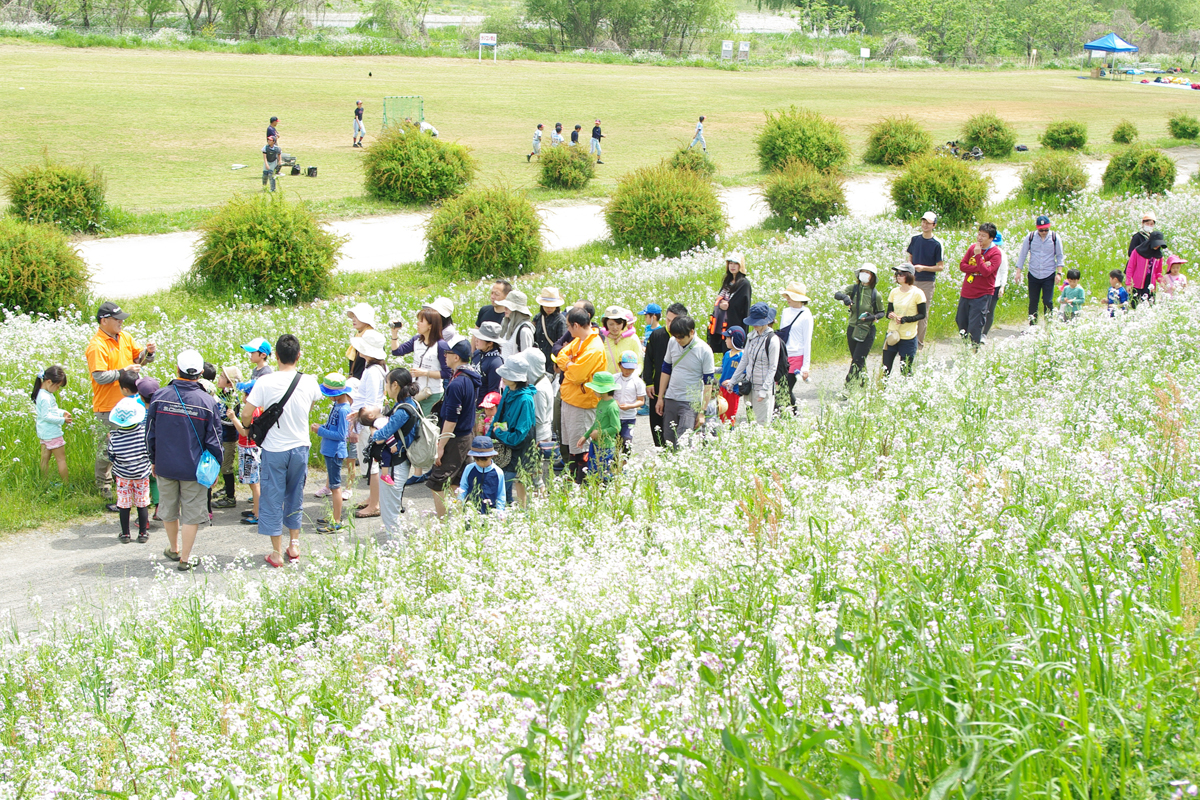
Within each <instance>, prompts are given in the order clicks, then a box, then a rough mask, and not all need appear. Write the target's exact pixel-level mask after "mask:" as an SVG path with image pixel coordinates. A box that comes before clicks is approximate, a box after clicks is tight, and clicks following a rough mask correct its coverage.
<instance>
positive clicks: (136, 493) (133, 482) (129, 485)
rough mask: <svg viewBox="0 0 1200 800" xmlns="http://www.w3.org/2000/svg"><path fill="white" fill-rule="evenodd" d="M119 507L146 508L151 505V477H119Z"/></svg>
mask: <svg viewBox="0 0 1200 800" xmlns="http://www.w3.org/2000/svg"><path fill="white" fill-rule="evenodd" d="M116 480H117V508H133V507H135V506H136V507H137V508H145V507H146V506H148V505H150V477H149V476H147V477H145V478H117V479H116Z"/></svg>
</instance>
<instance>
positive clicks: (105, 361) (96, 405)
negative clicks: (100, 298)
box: [85, 302, 154, 512]
mask: <svg viewBox="0 0 1200 800" xmlns="http://www.w3.org/2000/svg"><path fill="white" fill-rule="evenodd" d="M128 317H129V314H128V313H127V312H125V311H122V310H121V307H120V306H118V305H117V304H116V303H112V302H104V303H101V304H100V308H99V309H98V310H97V311H96V324H97V325H99V326H100V328H99V330H97V331H96V334H95V335H94V336H93V337H92V340H91V341H90V342H88V346H87V350H86V351H85V355H86V357H87V368H88V372H89V373H90V374H91V378H92V411H93V412H94V413H95V414H96V421H97V422H99V423H100V431H101V436H100V447H99V450H98V451H97V452H96V488H97V489H98V490H99V492H100V494H101V495H103V496H104V499H106V500H108V501H109V502H108V504H107V505H106V506H105V508H107V509H108V510H109V511H113V512H115V511H116V510H117V507H116V506H115V505H113V503H112V464H111V463H110V462H109V460H108V456H107V455H106V450H107V447H106V445H107V439H108V431H109V430H111V429H112V425H110V424H109V421H108V412H110V411H112V410H113V407H114V406H116V404H117V403H118V402H120V400H121V397H122V394H121V387H120V386H119V385H118V384H117V375H118V373H120V371H121V370H123V369H127V370H129V371H131V372H137V371H139V370H140V369H141V368H142V365H143V364H145V363H146V362H148V361H150V360H151V359H153V358H154V342H147V343H146V347H145V349H138V347H137V345H135V344H134V343H133V337H132V336H130V335H129V334H128V333H126V332H125V331H124V327H125V320H126V319H127V318H128Z"/></svg>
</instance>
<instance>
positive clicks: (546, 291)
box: [537, 286, 567, 308]
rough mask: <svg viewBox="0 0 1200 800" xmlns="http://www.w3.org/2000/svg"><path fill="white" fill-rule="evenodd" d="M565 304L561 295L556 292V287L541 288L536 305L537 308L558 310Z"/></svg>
mask: <svg viewBox="0 0 1200 800" xmlns="http://www.w3.org/2000/svg"><path fill="white" fill-rule="evenodd" d="M566 302H567V301H566V300H564V299H563V296H562V294H561V293H560V292H559V291H558V287H557V286H546V287H543V288H542V291H541V292H540V293H539V294H538V296H537V304H538V305H539V306H546V307H547V308H559V307H560V306H562V305H563V304H565V303H566Z"/></svg>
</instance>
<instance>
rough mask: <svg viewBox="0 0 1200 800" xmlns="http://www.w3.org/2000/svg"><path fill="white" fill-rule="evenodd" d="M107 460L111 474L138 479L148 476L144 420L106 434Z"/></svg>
mask: <svg viewBox="0 0 1200 800" xmlns="http://www.w3.org/2000/svg"><path fill="white" fill-rule="evenodd" d="M108 460H109V461H110V462H112V467H113V475H116V476H117V477H118V478H124V479H125V480H131V481H138V480H141V479H142V478H148V477H150V451H149V450H148V449H147V447H146V421H145V420H142V421H141V422H139V423H138V424H137V425H134V426H133V427H130V428H118V429H117V430H115V431H110V432H109V434H108Z"/></svg>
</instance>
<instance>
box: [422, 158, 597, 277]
mask: <svg viewBox="0 0 1200 800" xmlns="http://www.w3.org/2000/svg"><path fill="white" fill-rule="evenodd" d="M567 149H568V148H565V147H558V148H551V150H567ZM571 149H574V148H571ZM584 155H585V156H586V153H585V154H584ZM425 241H426V242H428V244H427V246H426V249H425V263H426V265H427V266H430V267H436V268H439V269H442V270H445V271H446V272H448V273H450V274H452V275H461V276H464V277H469V278H482V277H484V276H487V275H519V274H521V273H523V272H529V271H531V270H533V269H534V268H535V267H536V266H537V261H538V258H539V257H540V256H541V254H542V220H541V217H539V216H538V214H537V210H536V209H535V208H534V207H533V204H532V203H530V202H529V200H527V199H526V198H525V197H523V196H521V195H516V194H513V193H511V192H509V191H506V190H504V189H496V188H492V189H472V190H471V191H469V192H466V193H464V194H462V195H460V196H458V197H456V198H454V199H453V200H449V201H447V202H446V203H445V204H443V205H442V207H441V208H439V209H438V210H437V211H435V212H434V213H433V216H432V217H430V219H429V223H428V225H427V226H426V228H425Z"/></svg>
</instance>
